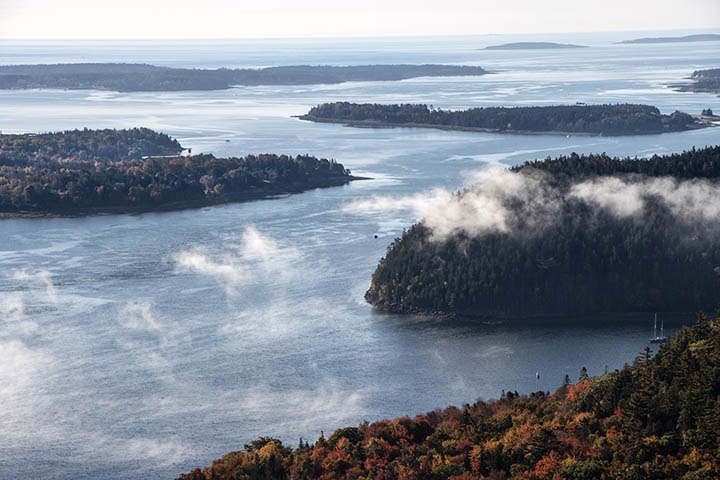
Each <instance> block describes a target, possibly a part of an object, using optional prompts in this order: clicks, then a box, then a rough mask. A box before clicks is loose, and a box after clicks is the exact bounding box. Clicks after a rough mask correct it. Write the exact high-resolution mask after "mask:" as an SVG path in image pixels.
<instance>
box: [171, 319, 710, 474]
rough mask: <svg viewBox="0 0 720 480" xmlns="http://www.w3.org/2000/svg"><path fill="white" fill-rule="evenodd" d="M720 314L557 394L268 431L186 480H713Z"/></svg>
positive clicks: (512, 396) (583, 374)
mask: <svg viewBox="0 0 720 480" xmlns="http://www.w3.org/2000/svg"><path fill="white" fill-rule="evenodd" d="M719 339H720V320H719V319H717V318H716V319H714V320H708V319H706V318H705V317H703V316H700V317H699V318H698V323H697V324H696V325H694V326H692V327H684V328H683V329H682V330H681V331H680V332H678V333H677V334H676V335H675V336H674V337H673V338H672V339H671V340H670V341H669V342H668V343H667V344H666V345H664V346H663V347H662V348H661V349H660V351H659V353H658V354H657V355H655V356H654V357H653V356H652V355H651V352H650V350H649V349H646V350H645V351H644V352H642V353H640V355H639V356H638V357H637V358H636V359H635V361H634V362H633V365H632V366H630V365H626V366H625V367H624V368H623V369H621V370H615V371H614V372H610V373H607V374H605V375H603V376H600V377H594V378H590V377H588V376H587V373H586V370H585V369H584V368H583V370H581V372H580V378H579V379H578V381H577V383H574V384H572V383H569V384H567V385H564V386H562V387H561V388H559V389H558V390H557V391H556V392H555V393H554V394H549V393H545V392H536V393H533V394H530V395H518V394H517V393H507V394H505V393H504V394H503V395H502V396H501V398H500V399H499V400H491V401H482V400H478V401H477V402H475V403H473V404H472V405H470V404H466V405H463V406H462V407H460V408H457V407H449V408H446V409H444V410H434V411H432V412H429V413H426V414H424V415H418V416H416V417H414V418H410V417H407V416H406V417H400V418H396V419H394V420H382V421H378V422H374V423H367V422H365V423H363V424H361V425H359V426H357V427H345V428H340V429H338V430H336V431H335V432H333V433H332V435H330V436H329V437H328V438H327V439H326V438H324V437H323V436H321V437H320V438H319V439H318V440H317V441H316V442H315V443H314V444H310V443H308V442H307V441H305V442H303V440H302V439H300V442H299V444H298V447H297V448H295V449H293V448H290V447H287V446H285V445H283V443H282V442H281V441H280V440H277V439H274V438H270V437H263V438H260V439H258V440H255V441H252V442H250V443H249V444H248V445H245V448H244V450H240V451H236V452H231V453H228V454H227V455H225V456H223V457H222V458H220V459H218V460H215V461H214V462H213V463H212V465H211V466H209V467H206V468H204V469H202V470H201V469H199V468H197V469H195V470H193V471H192V472H189V473H187V474H184V475H180V477H179V478H178V480H210V479H212V480H251V479H252V480H301V479H302V480H305V479H317V480H330V479H336V480H340V479H371V478H372V479H428V480H483V479H488V480H490V479H495V480H498V479H514V480H553V479H558V478H562V479H566V480H590V479H620V480H635V479H666V478H667V479H681V480H711V479H716V478H718V474H719V473H720V436H719V435H718V431H720V340H719Z"/></svg>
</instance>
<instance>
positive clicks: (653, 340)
mask: <svg viewBox="0 0 720 480" xmlns="http://www.w3.org/2000/svg"><path fill="white" fill-rule="evenodd" d="M664 327H665V321H664V320H661V321H660V336H658V334H657V313H656V314H655V326H654V327H653V336H652V337H651V338H650V343H665V342H667V337H666V336H665V328H664Z"/></svg>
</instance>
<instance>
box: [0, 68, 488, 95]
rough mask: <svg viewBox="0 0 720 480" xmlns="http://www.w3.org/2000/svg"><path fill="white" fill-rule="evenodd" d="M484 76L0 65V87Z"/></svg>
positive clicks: (428, 71)
mask: <svg viewBox="0 0 720 480" xmlns="http://www.w3.org/2000/svg"><path fill="white" fill-rule="evenodd" d="M486 73H488V72H487V71H485V70H484V69H482V68H481V67H471V66H465V65H354V66H332V65H290V66H279V67H267V68H257V69H253V68H239V69H228V68H218V69H190V68H170V67H158V66H154V65H147V64H134V63H69V64H56V65H0V89H29V88H62V89H93V90H113V91H118V92H138V91H180V90H223V89H227V88H230V87H233V86H255V85H312V84H328V83H342V82H368V81H388V80H405V79H409V78H416V77H439V76H469V75H484V74H486Z"/></svg>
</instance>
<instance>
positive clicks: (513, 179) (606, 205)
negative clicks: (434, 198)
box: [365, 147, 720, 318]
mask: <svg viewBox="0 0 720 480" xmlns="http://www.w3.org/2000/svg"><path fill="white" fill-rule="evenodd" d="M719 194H720V147H708V148H704V149H700V150H696V149H693V150H690V151H687V152H684V153H682V154H674V155H668V156H654V157H652V158H649V159H638V158H635V159H619V158H612V157H608V156H607V155H604V154H603V155H588V156H585V155H583V156H580V155H576V154H573V155H571V156H568V157H559V158H557V159H554V160H551V159H547V160H544V161H535V162H529V163H525V164H523V165H521V166H519V167H514V168H513V169H512V170H510V171H499V172H495V173H494V174H492V175H490V174H488V176H487V177H486V178H484V179H483V180H482V181H481V182H479V183H478V184H476V185H475V186H474V187H472V188H470V189H468V190H466V191H464V192H462V193H461V194H459V195H457V196H454V197H453V198H452V199H451V200H450V201H448V202H447V204H445V205H443V206H441V207H438V208H437V209H435V210H429V211H428V212H427V214H426V215H425V218H423V220H422V221H420V222H419V223H417V224H415V225H413V226H412V227H411V228H410V229H408V230H407V231H405V232H404V233H403V234H402V236H400V237H399V238H397V239H395V241H394V242H393V243H392V245H391V246H390V247H389V248H388V251H387V255H386V256H385V258H383V259H382V260H381V261H380V263H379V265H378V267H377V270H376V271H375V273H374V274H373V275H372V282H371V285H370V289H369V290H368V291H367V293H366V295H365V298H366V299H367V301H368V302H370V303H371V304H372V305H374V306H375V307H377V308H379V309H381V310H385V311H390V312H397V313H423V312H424V313H430V314H433V313H443V314H460V315H468V316H478V317H495V318H498V317H500V318H501V317H527V316H568V315H586V314H597V313H603V312H623V313H628V312H649V311H665V312H694V311H697V310H700V309H706V308H710V309H712V308H715V307H716V306H717V305H718V303H717V302H718V295H717V292H718V291H720V243H719V242H718V241H717V224H718V221H719V220H720V216H719V215H718V212H717V211H716V210H712V209H710V208H707V207H708V206H709V205H712V204H713V202H714V201H715V200H714V199H715V198H717V197H716V196H717V195H719ZM438 212H442V215H441V214H439V213H438Z"/></svg>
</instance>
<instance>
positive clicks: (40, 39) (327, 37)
mask: <svg viewBox="0 0 720 480" xmlns="http://www.w3.org/2000/svg"><path fill="white" fill-rule="evenodd" d="M681 31H682V32H690V31H693V32H700V31H702V32H706V33H707V32H710V31H714V33H717V34H719V35H720V26H718V27H712V28H698V27H693V28H683V27H679V28H662V29H639V30H586V31H564V32H508V33H455V34H451V33H447V34H445V33H437V34H417V35H407V34H380V35H307V36H298V35H290V36H282V35H278V36H267V37H95V38H91V37H87V38H85V37H33V38H30V37H2V36H0V41H2V42H5V41H18V42H45V41H65V42H114V41H124V42H144V41H234V40H332V39H348V40H352V39H371V38H376V39H383V38H459V37H501V36H531V35H573V34H602V33H608V34H609V33H642V32H681Z"/></svg>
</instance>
